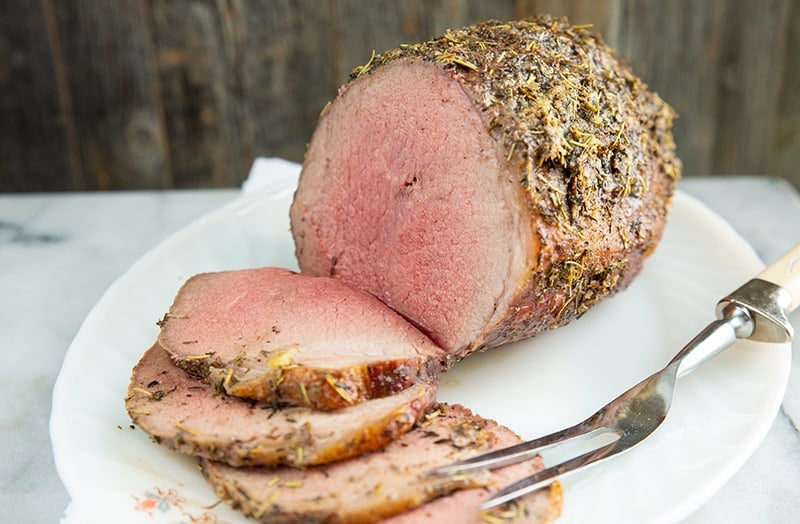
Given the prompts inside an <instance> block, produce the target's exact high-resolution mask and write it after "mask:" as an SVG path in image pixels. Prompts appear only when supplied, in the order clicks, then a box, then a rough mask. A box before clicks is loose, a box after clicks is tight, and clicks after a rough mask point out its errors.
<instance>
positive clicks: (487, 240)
mask: <svg viewBox="0 0 800 524" xmlns="http://www.w3.org/2000/svg"><path fill="white" fill-rule="evenodd" d="M502 154H503V153H502V152H501V151H500V150H499V147H498V145H497V144H496V143H495V142H494V141H493V140H491V139H490V137H489V135H488V134H487V133H486V130H485V126H484V124H483V122H482V121H481V118H480V115H479V114H478V113H477V112H476V110H475V107H474V105H473V103H472V101H471V100H470V99H469V97H468V96H467V94H466V93H465V92H464V89H463V88H462V86H461V85H460V84H459V82H458V81H457V80H456V79H455V77H454V76H453V75H452V74H451V73H450V72H449V71H447V70H444V69H442V68H441V67H439V66H437V65H434V64H431V63H426V62H422V61H405V60H401V61H398V62H396V63H393V64H390V65H387V66H385V67H382V68H380V69H378V70H376V71H375V72H374V73H372V74H370V76H369V78H368V81H357V82H354V83H353V84H352V85H350V86H349V87H348V89H347V90H345V91H344V92H343V93H342V94H341V95H340V96H339V97H338V98H337V100H336V101H335V102H334V103H333V104H332V105H331V107H330V108H329V109H328V111H327V112H326V113H325V115H324V116H323V117H322V118H321V120H320V122H319V126H318V128H317V130H316V132H315V134H314V137H313V139H312V141H311V143H310V146H309V149H308V153H307V155H306V160H305V163H304V166H303V172H302V175H301V182H300V185H299V188H298V190H297V193H296V195H295V200H294V203H293V205H292V209H291V224H292V231H293V234H294V236H295V240H296V245H297V257H298V261H299V264H300V267H301V268H302V270H303V271H304V272H307V273H309V274H314V275H330V276H336V277H338V278H341V279H343V280H345V281H348V282H351V283H355V284H356V285H358V286H360V287H362V288H364V289H366V290H368V291H369V292H370V293H372V294H374V295H375V296H376V297H378V298H379V299H380V300H382V301H383V302H385V303H386V304H388V305H389V306H391V307H392V308H394V309H395V310H397V311H398V312H400V313H401V314H402V315H403V316H405V317H406V318H408V319H411V320H412V322H415V323H416V324H417V325H418V326H419V327H420V328H421V329H422V330H423V331H425V333H427V334H428V335H429V336H430V337H431V338H432V339H433V340H434V341H435V342H437V344H439V345H440V346H442V347H444V348H446V349H451V348H459V347H463V346H466V345H468V344H470V343H471V342H472V341H473V340H475V339H476V338H477V337H478V336H479V335H480V333H481V331H482V330H483V329H485V327H486V326H487V324H489V323H490V322H491V321H492V320H493V319H494V317H495V315H496V313H497V311H498V310H503V309H504V308H505V307H507V304H508V301H509V298H510V295H511V294H512V293H513V291H514V289H513V286H511V287H509V282H516V281H518V280H519V279H520V278H521V274H520V272H521V268H522V267H524V266H525V262H526V257H529V256H531V255H535V254H533V253H530V248H531V246H530V244H529V235H526V234H523V232H522V231H521V229H522V228H523V227H526V223H527V220H528V218H527V215H526V213H520V212H519V211H520V209H519V208H520V202H519V195H518V194H517V185H518V180H517V175H516V174H515V173H513V172H512V171H511V170H510V169H509V167H508V165H507V164H506V162H504V161H503V158H502Z"/></svg>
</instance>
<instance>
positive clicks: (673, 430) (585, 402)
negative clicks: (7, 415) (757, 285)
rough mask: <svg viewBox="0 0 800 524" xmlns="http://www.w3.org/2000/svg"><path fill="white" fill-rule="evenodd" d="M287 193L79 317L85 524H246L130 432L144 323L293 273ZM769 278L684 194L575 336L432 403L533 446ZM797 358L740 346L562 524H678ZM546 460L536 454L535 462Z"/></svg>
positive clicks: (155, 261) (535, 345)
mask: <svg viewBox="0 0 800 524" xmlns="http://www.w3.org/2000/svg"><path fill="white" fill-rule="evenodd" d="M295 183H296V182H295V178H294V177H293V176H290V177H288V178H287V177H283V178H279V179H278V180H276V181H274V182H273V184H272V186H271V187H267V188H265V189H263V190H261V191H259V192H258V193H256V194H252V195H248V196H244V197H242V198H240V199H238V200H236V201H235V202H233V203H232V204H230V205H228V206H226V207H224V208H221V209H219V210H217V211H215V212H213V213H211V214H209V215H207V216H205V217H203V218H201V219H199V220H198V221H196V222H194V223H193V224H191V225H189V226H188V227H186V228H185V229H183V230H182V231H180V232H179V233H177V234H175V235H174V236H172V237H171V238H169V239H168V240H166V241H165V242H163V243H162V244H161V245H159V246H158V247H157V248H155V249H153V250H152V251H151V252H150V253H148V254H147V255H146V256H144V257H143V258H142V259H141V260H140V261H139V262H137V263H136V264H135V265H134V266H133V267H132V268H131V269H130V270H129V271H128V272H127V273H126V274H125V275H123V276H122V277H121V278H120V279H119V280H118V281H117V282H116V283H114V285H112V286H111V287H110V288H109V289H108V291H107V292H106V294H105V295H104V296H103V298H102V299H101V300H100V302H99V303H98V304H97V306H96V307H95V308H94V309H93V311H92V312H91V313H90V314H89V316H88V317H87V318H86V321H85V322H84V324H83V326H82V328H81V330H80V331H79V333H78V335H77V336H76V337H75V340H74V341H73V343H72V345H71V347H70V348H69V351H68V352H67V355H66V358H65V360H64V365H63V368H62V370H61V373H60V375H59V378H58V381H57V383H56V386H55V388H54V393H53V412H52V418H51V424H50V431H51V437H52V442H53V449H54V454H55V459H56V466H57V468H58V471H59V474H60V475H61V478H62V479H63V481H64V484H65V485H66V487H67V490H68V491H69V493H70V495H71V496H72V497H73V500H74V501H75V502H76V503H77V504H78V505H79V507H81V508H83V509H84V510H85V511H87V512H88V513H89V515H88V516H89V517H90V518H92V519H94V521H96V522H117V523H120V522H197V521H199V520H198V519H200V518H201V517H202V518H206V519H208V520H207V522H216V521H217V520H215V519H219V520H218V521H225V522H231V523H233V522H244V521H245V519H244V518H243V517H242V516H241V515H240V514H238V513H236V512H234V511H232V510H231V509H229V508H228V507H227V506H226V505H224V504H220V505H217V506H214V503H215V502H216V501H217V497H216V496H215V495H214V494H213V492H212V491H211V489H210V488H209V487H208V486H207V485H206V483H205V481H204V480H203V479H202V477H201V476H200V474H199V473H198V472H197V471H196V469H195V462H194V460H193V459H190V458H187V457H182V456H179V455H177V454H175V453H172V452H170V451H167V450H164V449H162V448H161V447H159V446H157V445H155V444H152V443H151V442H150V441H149V439H148V438H147V436H146V435H145V434H144V433H143V432H142V431H141V430H138V429H133V428H132V427H131V426H130V421H129V419H128V417H127V415H126V413H125V409H124V405H123V397H124V396H125V391H126V387H127V383H128V378H129V375H130V371H131V368H132V367H133V365H134V364H135V363H136V361H137V360H138V359H139V357H140V355H141V354H142V352H143V351H144V350H145V349H147V348H148V347H149V346H150V345H151V343H152V342H153V341H154V340H155V337H156V334H157V329H158V328H157V327H156V325H155V321H156V320H157V319H159V318H160V317H161V315H162V314H163V313H164V311H166V309H167V307H168V306H169V304H170V303H171V301H172V297H173V296H174V293H175V291H176V290H177V288H178V287H179V286H180V284H181V283H182V282H183V281H184V280H185V279H186V278H187V277H189V276H191V275H193V274H195V273H198V272H201V271H212V270H222V269H233V268H243V267H256V266H263V265H275V266H283V267H296V266H295V260H294V256H293V243H292V239H291V237H290V235H289V231H288V205H289V202H290V200H291V195H292V192H293V188H294V184H295ZM761 267H762V264H761V262H760V261H759V260H758V258H757V257H756V256H755V254H754V253H753V251H752V250H751V249H750V247H749V246H748V245H747V243H746V242H744V241H743V240H742V239H741V238H740V237H739V236H738V235H736V233H735V232H734V231H733V230H732V229H731V228H730V227H729V226H728V225H727V224H726V223H725V222H724V221H722V220H721V219H720V218H719V217H717V216H716V215H714V214H713V213H711V212H710V211H709V210H708V209H707V208H705V207H704V206H703V205H702V204H700V203H699V202H697V201H696V200H694V199H692V198H690V197H688V196H687V195H685V194H683V193H680V192H679V193H678V194H677V195H676V197H675V201H674V207H673V209H672V212H671V214H670V220H669V225H668V227H667V231H666V233H665V236H664V239H663V241H662V243H661V244H660V245H659V247H658V249H657V250H656V252H655V254H654V255H653V256H652V257H651V258H650V259H649V260H648V261H647V262H646V265H645V269H644V270H643V272H642V274H641V275H640V276H639V277H638V278H637V279H636V281H635V282H634V283H633V284H632V285H631V287H630V288H629V289H628V290H626V291H625V292H623V293H621V294H620V295H618V296H616V297H614V298H613V299H610V300H608V301H606V302H603V303H601V304H600V305H598V306H597V307H596V308H595V309H593V310H591V311H590V312H588V313H587V314H586V315H584V316H583V317H582V318H580V319H579V320H577V321H575V322H573V323H572V324H570V325H568V326H566V327H564V328H560V329H558V330H556V331H553V332H550V333H546V334H544V335H540V336H538V337H536V338H534V339H532V340H529V341H526V342H524V343H518V344H514V345H511V346H508V347H505V348H498V349H494V350H491V351H489V352H487V353H484V354H481V355H476V356H473V357H470V358H469V359H467V360H466V361H464V362H462V363H461V364H459V365H458V366H457V367H456V369H454V370H452V371H451V372H450V373H448V375H447V376H446V379H445V383H444V384H443V386H442V389H441V394H440V398H441V399H442V400H447V401H452V402H461V403H463V404H465V405H466V406H468V407H470V408H472V409H473V410H475V411H476V412H477V413H479V414H481V415H483V416H486V417H490V418H494V419H496V420H498V421H500V422H502V423H503V424H506V425H508V426H509V427H511V428H512V429H514V430H515V431H517V432H518V433H520V434H521V435H522V436H523V437H525V438H533V437H535V436H539V435H541V434H544V433H548V432H550V431H553V430H555V429H558V428H561V427H564V426H566V425H570V424H573V423H575V422H577V421H579V420H581V419H583V418H584V417H585V416H586V415H588V414H590V413H591V412H593V411H594V410H595V409H597V408H598V407H599V406H600V405H602V404H604V403H605V402H606V401H607V400H609V399H611V398H613V397H614V396H616V395H617V394H618V393H620V392H621V391H623V390H625V389H627V388H628V387H629V386H630V385H632V384H634V383H636V382H638V381H639V380H640V379H642V378H644V377H645V376H647V375H648V374H649V373H651V372H652V371H654V370H656V369H657V368H659V367H661V366H662V365H664V364H665V363H666V362H667V361H668V360H669V359H670V357H671V356H672V355H673V354H674V353H675V352H676V351H677V350H678V349H679V348H680V346H681V345H683V343H684V342H685V341H686V340H688V339H689V338H691V337H692V336H693V335H694V334H695V332H697V331H699V330H700V329H701V328H702V327H703V326H704V325H705V324H706V323H707V322H708V321H709V320H711V317H712V315H713V311H714V306H715V304H716V301H717V300H718V299H719V298H721V297H722V296H723V295H725V294H726V293H728V292H730V291H732V290H733V289H734V288H736V287H738V286H739V285H740V284H741V283H743V282H744V281H746V280H747V279H748V278H750V277H751V276H753V275H754V274H755V273H757V272H758V270H759V269H760V268H761ZM790 358H791V349H790V346H789V345H788V344H785V345H765V344H756V343H738V344H736V345H735V346H734V347H732V348H731V349H729V350H728V351H727V352H725V353H723V354H721V355H719V356H718V357H716V358H715V359H714V360H712V361H711V362H709V363H707V364H706V365H705V366H703V367H701V368H700V369H698V370H697V371H696V372H694V373H693V374H692V375H689V376H688V377H685V378H684V379H682V380H681V381H680V382H679V384H678V390H677V393H676V396H675V401H674V405H673V409H672V412H671V413H670V415H669V417H668V419H667V421H666V422H665V424H664V426H663V427H662V428H661V429H660V430H659V431H658V432H657V433H656V434H655V435H654V436H653V437H652V438H651V439H650V440H648V441H647V442H645V443H644V444H643V445H641V446H640V447H638V448H636V449H634V450H632V451H631V452H630V453H628V454H626V455H623V456H621V457H619V458H616V459H614V460H612V461H610V462H608V463H606V464H603V465H599V466H597V467H596V468H594V469H591V470H589V471H586V472H584V473H579V474H576V475H573V476H571V477H568V478H567V479H565V481H564V511H563V515H562V518H561V519H560V521H559V522H562V523H568V522H570V523H571V522H637V523H642V522H675V521H678V520H680V519H681V518H683V517H685V516H687V515H689V514H690V513H691V512H693V511H694V510H696V509H697V508H698V507H699V506H700V505H701V504H702V503H703V502H704V501H705V500H707V499H708V498H709V497H710V496H711V495H712V494H713V493H714V492H715V491H716V490H717V489H719V488H720V487H721V486H722V485H723V484H724V483H725V482H726V481H727V480H728V479H729V478H730V477H731V476H732V475H733V474H734V473H735V472H736V470H737V469H739V467H740V466H741V465H742V464H743V463H744V462H745V460H746V459H747V458H748V457H749V456H750V454H751V453H752V452H753V451H754V450H755V448H756V446H757V445H758V443H759V442H760V441H761V439H762V438H763V437H764V435H765V434H766V432H767V430H768V429H769V427H770V425H771V423H772V421H773V419H774V417H775V415H776V413H777V410H778V408H779V406H780V402H781V399H782V398H783V393H784V390H785V387H786V383H787V380H788V374H789V367H790ZM546 458H547V457H546Z"/></svg>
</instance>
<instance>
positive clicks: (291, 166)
mask: <svg viewBox="0 0 800 524" xmlns="http://www.w3.org/2000/svg"><path fill="white" fill-rule="evenodd" d="M299 174H300V164H297V163H295V162H289V161H288V160H284V159H282V158H263V157H259V158H256V159H255V161H254V162H253V165H252V166H251V167H250V172H249V173H248V174H247V179H245V181H244V183H243V184H242V193H244V194H250V193H255V192H256V191H260V190H262V189H265V188H269V187H274V186H276V185H277V186H280V187H285V184H286V183H287V181H292V180H297V177H298V176H299ZM61 524H94V523H93V522H92V520H91V519H90V518H89V515H88V513H87V512H86V511H85V510H84V509H83V508H82V507H81V506H80V504H78V503H77V502H75V501H71V502H70V503H69V504H68V505H67V508H66V509H65V510H64V514H63V515H62V516H61Z"/></svg>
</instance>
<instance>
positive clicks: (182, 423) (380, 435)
mask: <svg viewBox="0 0 800 524" xmlns="http://www.w3.org/2000/svg"><path fill="white" fill-rule="evenodd" d="M435 399H436V387H435V386H434V385H430V384H417V385H414V386H411V387H409V388H407V389H405V390H403V391H401V392H399V393H396V394H394V395H390V396H387V397H384V398H380V399H376V400H370V401H366V402H362V403H361V404H358V405H356V406H352V407H348V408H342V409H339V410H336V411H331V412H322V411H317V410H313V409H309V408H286V409H280V410H276V409H274V408H272V407H271V406H269V405H263V404H258V403H255V402H252V401H248V400H243V399H239V398H235V397H232V396H229V395H225V394H218V393H217V392H216V391H215V389H214V387H213V386H210V385H209V384H207V383H205V382H203V381H201V380H198V379H196V378H193V377H191V376H189V375H188V374H187V373H186V372H185V371H183V370H182V369H180V368H178V367H177V366H175V364H174V363H173V362H172V360H171V359H170V358H169V355H168V354H167V353H166V351H164V350H163V349H162V348H160V347H159V346H158V345H156V346H153V347H152V348H151V349H149V350H148V351H147V352H145V354H144V356H143V357H142V359H141V360H140V361H139V363H138V364H137V365H136V367H135V368H134V370H133V375H132V377H131V382H130V386H129V388H128V396H127V398H126V400H125V407H126V408H127V410H128V413H129V414H130V416H131V419H132V420H133V422H134V423H135V424H136V425H137V426H139V427H140V428H141V429H142V430H144V431H145V432H146V433H148V434H149V435H150V436H151V437H152V438H153V440H155V441H156V442H158V443H160V444H162V445H164V446H166V447H168V448H170V449H174V450H176V451H179V452H181V453H185V454H189V455H198V456H203V457H208V458H213V459H215V460H220V461H224V462H226V463H229V464H233V465H236V466H243V465H255V464H259V465H261V464H268V465H275V464H289V465H291V466H293V467H298V466H306V465H309V464H320V463H327V462H332V461H335V460H341V459H344V458H348V457H352V456H356V455H359V454H361V453H364V452H366V451H372V450H375V449H379V448H381V447H383V446H385V445H386V444H387V443H389V442H390V441H391V440H392V439H394V438H397V437H398V436H399V435H401V434H403V433H405V432H406V431H408V430H409V429H411V427H412V426H413V425H414V422H415V421H416V420H417V419H418V418H419V417H422V416H423V414H424V413H425V412H426V411H427V409H428V408H430V407H431V405H433V404H434V402H435Z"/></svg>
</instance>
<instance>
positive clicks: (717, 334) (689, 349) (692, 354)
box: [668, 305, 754, 377]
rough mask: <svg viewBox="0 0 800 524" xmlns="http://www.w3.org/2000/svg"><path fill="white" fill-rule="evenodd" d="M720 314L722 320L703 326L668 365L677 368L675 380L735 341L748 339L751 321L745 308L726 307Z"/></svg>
mask: <svg viewBox="0 0 800 524" xmlns="http://www.w3.org/2000/svg"><path fill="white" fill-rule="evenodd" d="M720 314H721V316H722V318H720V319H718V320H715V321H713V322H711V323H710V324H709V325H708V326H706V327H705V329H703V330H702V331H701V332H700V333H698V334H697V336H695V337H694V338H693V339H692V340H690V341H689V343H688V344H686V345H685V346H684V347H683V349H681V350H680V351H679V352H678V354H677V355H675V357H674V358H673V359H672V360H671V361H670V363H669V365H670V366H673V365H674V366H678V371H677V375H678V377H682V376H684V375H687V374H689V373H691V372H692V371H694V370H695V369H696V368H697V367H698V366H700V365H701V364H703V363H704V362H705V361H707V360H708V359H710V358H711V357H713V356H714V355H716V354H717V353H719V352H721V351H722V350H723V349H725V348H727V347H728V346H730V345H731V344H733V343H734V341H736V339H737V338H748V337H749V336H750V335H751V334H752V333H753V326H754V323H753V318H752V316H751V315H750V312H749V311H748V310H747V309H746V308H744V307H741V306H738V305H730V306H729V307H726V308H724V309H723V310H722V311H720ZM668 367H669V366H668Z"/></svg>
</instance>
